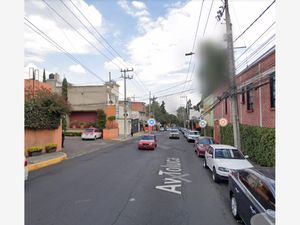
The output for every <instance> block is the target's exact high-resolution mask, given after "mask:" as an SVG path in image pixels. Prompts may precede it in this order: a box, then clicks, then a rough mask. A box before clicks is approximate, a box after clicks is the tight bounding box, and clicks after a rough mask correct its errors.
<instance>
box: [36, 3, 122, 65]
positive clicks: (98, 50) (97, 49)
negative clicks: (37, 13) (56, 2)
mask: <svg viewBox="0 0 300 225" xmlns="http://www.w3.org/2000/svg"><path fill="white" fill-rule="evenodd" d="M42 1H43V2H44V3H45V4H46V5H47V7H49V8H50V9H51V10H52V11H53V12H54V13H55V14H56V15H57V16H59V17H60V18H61V19H62V20H63V21H64V22H65V23H66V24H68V25H69V26H70V27H71V28H72V29H73V30H74V31H75V32H76V33H77V34H79V35H80V36H81V37H82V38H83V39H84V40H85V41H87V42H88V43H89V44H90V45H91V46H92V47H93V48H94V49H96V51H97V52H99V53H100V54H101V55H103V56H104V57H105V58H106V59H108V60H109V61H111V62H112V63H113V64H114V65H115V66H116V67H117V68H118V69H121V67H120V66H119V65H117V64H116V63H114V62H113V61H112V60H111V58H109V57H108V56H107V55H105V54H104V53H103V52H101V51H100V49H99V48H97V47H96V46H95V45H94V44H93V43H91V42H90V41H89V40H88V39H87V38H86V37H85V36H84V35H82V34H81V33H80V32H79V31H78V30H77V29H76V28H75V27H74V26H73V25H72V24H70V23H69V22H68V21H67V20H66V19H65V18H63V17H62V16H61V15H60V14H59V13H58V12H57V11H56V10H55V9H54V8H53V7H52V6H50V5H49V4H48V3H47V2H46V1H45V0H42Z"/></svg>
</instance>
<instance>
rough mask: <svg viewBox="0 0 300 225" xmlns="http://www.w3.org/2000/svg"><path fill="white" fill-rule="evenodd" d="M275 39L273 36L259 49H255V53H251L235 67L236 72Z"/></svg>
mask: <svg viewBox="0 0 300 225" xmlns="http://www.w3.org/2000/svg"><path fill="white" fill-rule="evenodd" d="M274 39H275V34H274V35H272V36H271V37H270V38H269V39H268V40H267V41H265V42H264V43H263V44H262V45H261V46H260V47H258V48H257V49H255V51H253V52H252V53H251V54H250V55H249V56H248V57H247V58H246V59H245V60H243V61H242V62H240V63H239V65H238V66H237V68H236V70H238V69H240V68H241V67H242V65H244V64H245V63H247V62H248V61H249V60H250V59H252V58H253V57H255V56H257V55H258V54H259V53H260V52H261V51H263V50H264V49H265V48H266V47H267V46H268V45H269V44H270V43H271V42H272V41H273V40H274Z"/></svg>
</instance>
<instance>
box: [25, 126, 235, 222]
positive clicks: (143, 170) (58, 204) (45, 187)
mask: <svg viewBox="0 0 300 225" xmlns="http://www.w3.org/2000/svg"><path fill="white" fill-rule="evenodd" d="M180 135H181V134H180ZM157 139H158V147H157V148H156V149H155V150H154V151H151V150H138V149H137V139H133V140H130V141H128V142H126V143H119V144H115V145H112V146H109V147H107V148H106V149H104V150H101V151H94V152H91V153H88V154H85V155H82V156H79V157H75V158H72V159H68V160H66V161H64V162H62V163H61V164H57V165H54V166H50V167H47V168H43V169H41V170H37V171H33V172H32V173H30V174H29V180H28V181H26V184H25V224H26V225H53V224H55V225H82V224H86V225H93V224H98V225H102V224H103V225H113V224H114V225H188V224H189V225H194V224H195V225H196V224H197V225H208V224H212V225H224V224H226V225H231V224H237V222H236V221H235V220H234V219H233V217H232V215H231V212H230V204H229V197H228V188H227V183H220V184H216V183H214V182H213V181H212V179H211V173H210V171H209V170H206V169H204V168H203V159H202V158H198V157H197V156H196V155H195V153H194V149H193V144H192V143H187V141H186V139H185V138H184V137H183V136H182V135H181V136H180V139H179V140H173V139H171V140H170V139H168V132H162V133H157ZM174 162H176V163H175V164H176V165H177V167H176V168H175V167H174V166H173V167H172V165H174ZM168 171H169V172H168ZM172 171H173V173H172ZM174 171H177V172H178V173H175V172H174ZM179 171H180V172H179ZM170 174H171V175H170ZM174 174H176V175H174ZM178 174H180V175H178ZM164 178H168V179H164ZM170 185H171V186H170ZM172 185H173V186H172Z"/></svg>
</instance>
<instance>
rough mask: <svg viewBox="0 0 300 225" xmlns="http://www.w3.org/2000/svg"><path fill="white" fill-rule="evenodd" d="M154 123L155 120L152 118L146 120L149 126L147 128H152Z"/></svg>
mask: <svg viewBox="0 0 300 225" xmlns="http://www.w3.org/2000/svg"><path fill="white" fill-rule="evenodd" d="M155 123H156V121H155V119H153V118H151V119H149V120H148V125H149V126H154V125H155Z"/></svg>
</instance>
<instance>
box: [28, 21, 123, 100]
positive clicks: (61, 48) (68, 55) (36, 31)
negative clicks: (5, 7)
mask: <svg viewBox="0 0 300 225" xmlns="http://www.w3.org/2000/svg"><path fill="white" fill-rule="evenodd" d="M24 19H25V20H26V21H27V22H28V23H30V25H31V26H30V25H29V24H27V23H25V25H27V26H28V27H29V28H30V29H31V30H33V31H34V32H35V33H36V34H38V35H39V36H41V37H42V38H44V39H45V40H46V41H48V42H49V43H50V44H52V45H53V46H54V47H56V48H57V49H58V50H59V51H60V52H62V53H63V54H65V55H66V56H67V57H69V58H70V59H71V60H73V61H74V62H76V63H78V64H80V65H81V66H82V67H83V68H84V69H86V70H87V71H88V72H89V73H90V74H92V75H93V76H95V77H96V78H98V79H99V80H101V81H102V82H104V83H105V80H103V79H102V78H101V77H100V76H98V75H97V74H96V73H95V72H94V71H92V70H91V69H89V68H88V67H87V66H85V65H84V64H83V63H82V62H80V61H79V60H78V59H77V58H76V57H74V56H73V55H72V54H71V53H69V52H68V51H66V50H65V49H64V48H63V47H61V46H60V45H59V44H58V43H57V42H55V41H54V40H53V39H52V38H50V37H49V36H48V35H47V34H46V33H44V32H43V31H42V30H40V29H39V28H38V27H37V26H36V25H34V24H33V23H32V22H31V21H30V20H29V19H27V18H26V17H24ZM33 27H34V28H35V29H36V30H35V29H34V28H33ZM114 90H116V89H114ZM116 91H117V92H118V93H119V94H120V95H122V94H121V93H120V92H119V90H116Z"/></svg>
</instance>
